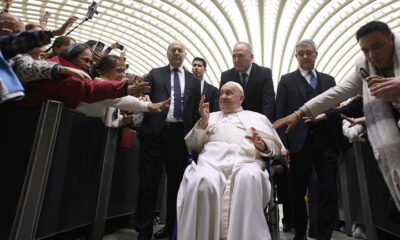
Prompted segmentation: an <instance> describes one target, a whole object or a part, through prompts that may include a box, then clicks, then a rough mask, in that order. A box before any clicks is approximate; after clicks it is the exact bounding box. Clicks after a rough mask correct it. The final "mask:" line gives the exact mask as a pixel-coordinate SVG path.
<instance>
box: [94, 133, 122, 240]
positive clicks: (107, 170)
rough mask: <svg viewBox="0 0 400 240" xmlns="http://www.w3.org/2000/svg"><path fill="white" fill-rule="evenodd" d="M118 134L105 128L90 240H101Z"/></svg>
mask: <svg viewBox="0 0 400 240" xmlns="http://www.w3.org/2000/svg"><path fill="white" fill-rule="evenodd" d="M117 139H118V132H117V129H115V128H107V140H106V147H105V152H104V160H103V169H102V171H101V180H100V187H99V194H98V198H97V207H96V214H95V219H94V223H93V225H92V228H91V231H90V237H89V239H91V240H98V239H102V237H103V233H104V225H105V221H106V218H107V209H108V203H109V199H110V190H111V182H112V176H113V170H114V160H115V152H116V149H117Z"/></svg>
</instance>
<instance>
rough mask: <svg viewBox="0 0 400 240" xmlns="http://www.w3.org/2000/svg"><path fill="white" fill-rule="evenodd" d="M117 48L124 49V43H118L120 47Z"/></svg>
mask: <svg viewBox="0 0 400 240" xmlns="http://www.w3.org/2000/svg"><path fill="white" fill-rule="evenodd" d="M117 48H118V49H119V50H121V51H122V50H124V45H121V44H119V43H118V47H117Z"/></svg>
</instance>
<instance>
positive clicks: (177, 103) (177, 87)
mask: <svg viewBox="0 0 400 240" xmlns="http://www.w3.org/2000/svg"><path fill="white" fill-rule="evenodd" d="M178 71H179V69H177V68H174V72H175V73H174V117H175V118H176V119H180V118H181V114H182V110H181V108H182V105H181V104H182V101H181V82H180V81H179V75H178Z"/></svg>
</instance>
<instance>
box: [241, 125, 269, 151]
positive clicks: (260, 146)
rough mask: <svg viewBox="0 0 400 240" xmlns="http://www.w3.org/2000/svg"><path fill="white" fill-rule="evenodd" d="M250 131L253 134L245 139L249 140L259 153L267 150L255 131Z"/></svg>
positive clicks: (252, 129) (253, 129)
mask: <svg viewBox="0 0 400 240" xmlns="http://www.w3.org/2000/svg"><path fill="white" fill-rule="evenodd" d="M251 131H252V133H253V134H252V135H251V136H245V137H246V138H247V139H249V140H250V141H251V142H252V143H253V144H254V147H255V148H257V149H258V150H259V151H261V152H264V151H265V150H267V145H266V144H265V142H264V140H262V138H261V136H260V134H259V133H258V132H257V130H256V129H255V128H253V127H252V128H251Z"/></svg>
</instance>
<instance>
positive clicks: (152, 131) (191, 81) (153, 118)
mask: <svg viewBox="0 0 400 240" xmlns="http://www.w3.org/2000/svg"><path fill="white" fill-rule="evenodd" d="M144 81H146V82H149V86H150V87H151V90H150V92H149V96H150V99H151V101H152V102H154V103H157V102H161V101H164V100H167V99H168V98H169V97H170V96H171V71H170V66H169V65H167V66H165V67H161V68H153V69H152V70H151V71H150V72H149V74H148V75H147V77H146V78H145V80H144ZM199 102H200V80H199V79H198V78H196V77H195V76H194V75H193V74H192V73H190V72H188V71H186V69H185V93H184V97H183V113H182V119H183V124H184V131H185V135H186V134H187V133H188V132H189V131H190V130H191V129H192V128H193V126H194V124H195V123H196V122H197V120H199V119H200V114H199ZM167 114H168V109H164V110H163V111H162V112H161V113H150V112H148V113H147V112H146V113H145V114H144V117H143V121H142V126H141V137H143V138H154V137H156V136H158V135H159V133H160V131H161V129H162V128H163V126H164V123H165V119H166V118H167Z"/></svg>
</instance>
